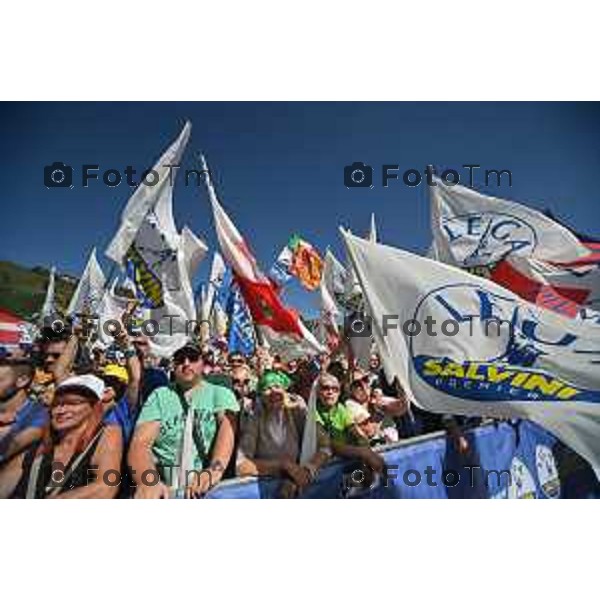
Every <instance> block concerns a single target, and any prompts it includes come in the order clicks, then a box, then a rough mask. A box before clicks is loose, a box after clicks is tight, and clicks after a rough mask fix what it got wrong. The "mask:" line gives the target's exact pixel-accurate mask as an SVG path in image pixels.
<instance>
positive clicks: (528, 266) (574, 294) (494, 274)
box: [489, 257, 600, 324]
mask: <svg viewBox="0 0 600 600" xmlns="http://www.w3.org/2000/svg"><path fill="white" fill-rule="evenodd" d="M578 270H579V271H582V270H581V269H578ZM568 273H569V272H568V271H567V270H565V268H564V267H560V266H555V265H552V264H550V263H547V262H544V261H539V260H535V259H532V258H521V257H512V258H505V259H503V260H501V261H500V262H498V263H497V264H496V265H495V266H494V267H492V268H491V269H490V272H489V279H491V280H492V281H494V282H495V283H497V284H499V285H501V286H503V287H505V288H507V289H509V290H511V291H513V292H515V293H516V294H518V295H519V296H521V298H524V299H525V300H528V301H529V302H533V303H534V304H537V305H538V306H541V307H543V308H546V309H548V310H552V311H555V312H557V313H559V314H562V315H564V316H566V317H569V318H572V319H583V320H592V319H593V320H595V322H596V323H599V324H600V314H599V313H598V312H597V311H595V310H594V309H593V307H594V305H596V306H597V307H598V308H600V303H599V302H598V301H599V300H600V294H598V292H600V287H599V289H598V290H597V292H596V293H595V294H594V293H593V291H592V289H590V287H588V286H585V285H584V286H583V287H580V286H581V278H577V277H574V276H571V277H570V282H568V281H567V280H566V277H565V275H567V274H568ZM570 273H571V275H572V273H573V270H571V271H570ZM581 275H582V277H585V273H582V274H581ZM561 279H562V283H561Z"/></svg>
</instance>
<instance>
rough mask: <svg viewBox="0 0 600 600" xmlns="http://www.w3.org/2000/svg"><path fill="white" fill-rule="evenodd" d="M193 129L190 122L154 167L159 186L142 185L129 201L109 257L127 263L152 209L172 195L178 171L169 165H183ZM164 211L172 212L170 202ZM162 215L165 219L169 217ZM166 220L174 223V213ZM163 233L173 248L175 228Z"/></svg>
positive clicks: (120, 262)
mask: <svg viewBox="0 0 600 600" xmlns="http://www.w3.org/2000/svg"><path fill="white" fill-rule="evenodd" d="M191 130H192V125H191V123H190V122H189V121H188V122H186V124H185V126H184V128H183V129H182V131H181V133H180V134H179V137H178V138H177V139H176V140H175V142H173V144H171V146H169V148H168V149H167V151H166V152H165V153H164V154H163V155H162V156H161V157H160V159H159V160H158V162H157V163H156V164H155V165H154V167H153V170H154V171H155V172H156V173H157V174H158V182H157V183H156V184H155V185H146V184H144V183H140V184H139V185H138V187H137V189H136V190H135V192H134V193H133V194H132V196H131V198H129V201H128V202H127V206H125V209H124V210H123V214H122V215H121V224H120V226H119V229H118V231H117V233H116V234H115V236H114V237H113V239H112V241H111V242H110V244H109V246H108V248H107V250H106V256H108V257H109V258H111V259H112V260H114V261H115V262H116V263H119V264H122V263H123V260H124V257H125V254H126V252H127V251H128V250H129V248H130V247H131V244H132V243H133V240H134V239H135V236H136V234H137V232H138V230H139V228H140V226H141V224H142V221H143V220H144V218H145V216H146V215H147V214H148V212H149V211H150V209H151V208H155V207H156V204H157V202H158V200H159V199H160V198H161V197H164V194H163V193H164V192H167V193H168V192H169V189H170V191H171V192H172V190H173V183H174V180H175V176H176V174H177V171H178V170H177V169H175V168H170V167H169V165H171V166H178V165H180V164H181V157H182V155H183V151H184V150H185V147H186V145H187V142H188V139H189V137H190V132H191ZM163 209H164V210H166V211H167V212H168V211H169V210H170V203H169V202H167V203H166V205H164V206H163V207H162V208H159V213H160V212H161V211H162V210H163ZM159 216H161V217H163V216H165V215H159ZM166 217H167V218H166V219H165V221H166V222H172V221H173V218H172V214H171V218H170V219H169V218H168V215H166ZM163 233H164V234H165V235H166V236H167V237H168V238H169V242H170V244H171V245H172V246H173V245H174V243H175V242H174V239H173V236H174V235H176V234H177V231H176V230H174V227H173V229H172V228H171V227H169V228H168V229H165V231H164V232H163Z"/></svg>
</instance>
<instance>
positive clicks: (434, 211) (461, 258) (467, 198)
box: [430, 177, 590, 269]
mask: <svg viewBox="0 0 600 600" xmlns="http://www.w3.org/2000/svg"><path fill="white" fill-rule="evenodd" d="M433 183H434V184H435V185H434V186H432V187H431V188H430V191H431V229H432V234H433V247H432V249H431V251H430V255H431V257H432V258H435V259H436V260H439V261H440V262H445V263H447V264H451V265H455V266H457V267H461V268H463V269H464V268H472V267H484V266H485V267H490V266H493V265H494V264H496V263H497V262H499V261H500V260H502V259H504V258H508V257H525V258H535V259H538V260H544V261H548V262H560V263H565V262H572V261H575V260H578V259H580V258H582V257H584V256H586V255H589V254H590V251H589V249H588V248H586V247H585V246H584V245H583V244H582V243H581V242H580V241H579V240H578V239H577V237H576V236H575V235H574V234H573V233H572V232H571V231H569V230H568V229H567V228H566V227H563V226H562V225H560V224H559V223H557V222H556V221H553V220H552V219H550V218H549V217H547V216H546V215H544V214H542V213H541V212H539V211H537V210H534V209H533V208H529V207H528V206H525V205H523V204H519V203H517V202H511V201H510V200H503V199H501V198H494V197H492V196H486V195H484V194H480V193H479V192H476V191H475V190H472V189H470V188H466V187H463V186H462V185H454V186H448V185H445V184H444V183H443V182H442V181H441V180H440V179H438V178H437V177H436V178H434V181H433Z"/></svg>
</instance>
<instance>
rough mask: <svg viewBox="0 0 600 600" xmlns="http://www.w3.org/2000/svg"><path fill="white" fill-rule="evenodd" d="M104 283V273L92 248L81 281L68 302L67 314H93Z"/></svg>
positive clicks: (94, 249)
mask: <svg viewBox="0 0 600 600" xmlns="http://www.w3.org/2000/svg"><path fill="white" fill-rule="evenodd" d="M105 283H106V279H105V277H104V273H103V272H102V268H101V267H100V265H99V263H98V259H97V258H96V248H92V251H91V253H90V257H89V258H88V261H87V264H86V265H85V269H84V271H83V274H82V275H81V279H80V280H79V283H78V284H77V288H76V289H75V293H74V294H73V297H72V298H71V301H70V302H69V307H68V308H67V314H68V315H74V314H76V313H87V314H93V313H95V312H96V310H97V308H98V305H99V303H100V301H101V300H102V295H103V294H104V285H105Z"/></svg>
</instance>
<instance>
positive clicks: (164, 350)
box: [106, 122, 198, 357]
mask: <svg viewBox="0 0 600 600" xmlns="http://www.w3.org/2000/svg"><path fill="white" fill-rule="evenodd" d="M190 131H191V124H190V123H189V122H188V123H186V125H185V127H184V128H183V130H182V132H181V134H180V135H179V137H178V138H177V140H176V141H175V142H174V143H173V144H172V145H171V146H170V148H169V149H168V150H167V151H166V152H165V153H164V154H163V156H162V157H161V158H160V160H159V161H158V163H157V164H156V165H155V166H154V170H155V171H156V172H157V173H158V175H159V181H158V183H157V184H156V185H154V186H147V185H144V184H140V186H139V187H138V189H137V190H136V191H135V192H134V193H133V195H132V196H131V198H130V199H129V202H128V203H127V206H126V207H125V210H124V211H123V215H122V217H121V225H120V227H119V230H118V231H117V233H116V235H115V237H114V238H113V240H112V241H111V243H110V245H109V248H108V250H107V251H106V254H107V256H109V257H110V258H112V259H113V260H115V261H117V262H118V263H119V264H121V265H122V266H124V268H125V271H126V274H127V277H128V278H129V279H131V281H132V282H133V283H134V285H135V288H136V295H137V297H138V299H139V300H140V301H141V306H142V308H146V309H148V310H149V315H148V316H149V321H150V320H152V321H155V322H156V325H157V326H158V329H157V328H156V325H155V324H149V327H150V329H147V330H146V331H144V333H147V334H148V338H149V340H148V341H149V343H150V349H151V350H152V352H153V353H154V354H155V355H157V356H160V357H166V356H170V355H171V354H172V353H173V352H174V351H175V350H177V349H178V348H179V347H181V346H183V345H184V344H185V343H186V342H187V341H188V339H189V338H190V337H193V329H194V326H195V323H194V322H193V321H195V316H196V315H195V307H194V300H193V292H192V286H191V280H190V270H191V268H192V267H193V266H194V265H193V263H194V262H197V259H198V257H197V255H196V256H192V257H191V256H190V254H189V253H188V255H187V256H186V252H185V240H186V239H187V241H188V250H189V249H190V247H189V244H190V242H191V243H192V244H194V243H195V240H193V239H192V238H191V236H190V235H189V233H191V232H188V234H186V238H183V236H180V235H179V234H178V232H177V228H176V226H175V221H174V219H173V184H174V179H175V176H176V174H177V170H176V169H170V168H169V165H176V166H177V165H179V164H180V163H181V157H182V155H183V152H184V150H185V147H186V144H187V142H188V139H189V136H190Z"/></svg>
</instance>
